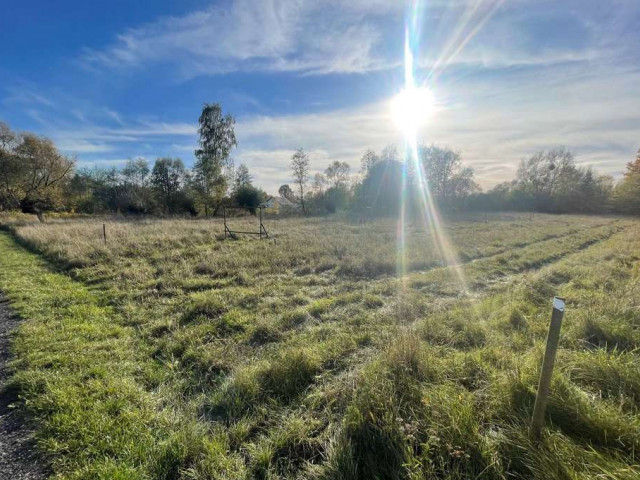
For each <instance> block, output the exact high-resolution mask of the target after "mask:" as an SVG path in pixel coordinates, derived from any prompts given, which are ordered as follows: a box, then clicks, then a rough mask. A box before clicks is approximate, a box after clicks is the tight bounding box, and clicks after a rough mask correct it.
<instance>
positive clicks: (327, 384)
mask: <svg viewBox="0 0 640 480" xmlns="http://www.w3.org/2000/svg"><path fill="white" fill-rule="evenodd" d="M606 226H609V227H611V228H610V229H608V230H607V229H604V228H603V230H604V232H602V233H601V234H599V235H598V233H599V232H595V233H596V235H597V236H596V237H595V238H587V239H584V240H581V241H578V242H577V244H571V245H568V246H565V245H562V246H563V247H565V248H562V249H561V250H560V251H559V252H553V251H552V252H551V255H549V256H547V255H545V256H543V257H541V258H538V259H535V261H532V262H530V263H529V264H527V265H525V267H524V268H523V269H518V270H517V272H516V273H515V275H512V276H511V277H510V279H511V281H512V282H515V281H517V279H520V278H523V277H524V276H525V275H527V274H529V273H531V272H532V271H536V270H539V269H540V268H542V267H543V266H545V265H549V264H551V263H556V262H558V261H560V260H561V259H563V258H566V257H569V256H571V255H577V254H580V253H581V252H582V251H584V250H585V249H587V248H589V247H591V246H593V245H596V244H599V243H602V242H604V241H606V240H608V239H610V238H611V237H612V236H614V235H616V234H618V233H621V232H622V231H623V230H624V228H623V227H619V228H618V227H613V226H610V225H603V226H602V227H606ZM580 233H584V232H583V231H579V232H574V233H573V234H571V235H569V236H577V237H578V238H577V239H576V240H580V235H579V234H580ZM557 240H558V239H557V238H554V239H546V240H545V241H547V242H548V243H553V242H552V241H557ZM536 243H542V242H536ZM519 250H526V247H525V248H521V249H519ZM481 291H482V292H483V293H486V292H487V289H486V288H482V289H481ZM482 297H483V296H481V297H478V298H475V299H474V301H477V300H479V299H480V298H482ZM460 301H461V300H454V301H453V303H456V302H460ZM337 325H339V324H337ZM373 326H374V325H372V327H373ZM381 327H382V326H380V325H379V326H378V328H379V329H380V328H381ZM388 327H389V328H388V329H386V330H389V331H388V335H385V338H387V337H389V338H391V337H393V330H398V328H399V327H398V326H397V325H395V326H394V325H388ZM409 328H411V327H410V326H409ZM336 336H337V333H336ZM296 340H297V341H299V339H294V341H296ZM384 343H385V344H386V343H387V342H386V341H385V342H384ZM283 348H286V346H284V345H283ZM381 348H383V345H377V346H375V345H372V346H370V345H368V346H366V347H365V349H367V350H368V354H365V355H362V354H361V352H362V348H357V349H355V350H354V351H351V352H348V353H347V356H348V357H350V358H353V359H355V361H349V359H343V360H344V361H343V368H337V369H332V370H323V371H322V372H321V373H320V374H319V375H318V376H317V377H316V378H315V380H314V381H313V382H312V383H311V384H310V385H309V386H308V387H307V388H306V389H304V390H301V391H300V393H299V395H300V396H299V397H298V398H297V399H296V400H295V401H294V402H292V403H287V404H285V405H283V406H282V407H281V408H276V412H280V414H282V415H280V414H276V417H278V418H280V417H283V418H284V417H288V416H285V415H284V413H282V412H285V411H289V412H290V413H291V415H295V414H296V412H297V413H298V414H300V415H303V414H308V399H310V398H320V397H322V394H321V392H322V391H323V390H324V391H326V390H338V388H337V387H336V385H335V382H341V381H342V380H341V379H345V378H346V379H349V378H352V379H353V378H356V377H357V372H359V371H361V370H362V367H363V365H365V364H367V363H368V362H370V361H371V359H372V358H375V357H376V353H379V352H380V351H381V350H380V349H381ZM320 379H321V380H320ZM334 379H335V381H334ZM319 381H320V383H319ZM312 403H313V401H312ZM240 418H242V417H240ZM240 418H239V419H238V420H240ZM328 425H329V424H328V423H327V424H326V425H325V427H327V426H328ZM265 427H266V428H265ZM280 428H282V425H280V424H279V423H276V424H270V425H269V426H266V425H265V426H263V427H262V428H259V429H257V430H256V431H255V432H254V435H252V436H251V437H250V438H247V439H245V440H247V441H248V442H249V443H250V444H253V442H251V438H254V437H255V438H257V445H258V449H260V448H261V447H260V445H262V447H264V448H266V447H265V445H266V444H268V443H269V442H271V441H272V439H271V434H272V433H273V432H277V431H279V429H280ZM265 442H266V443H265ZM253 445H254V446H253V447H252V448H256V445H255V444H253ZM249 466H250V465H248V467H249Z"/></svg>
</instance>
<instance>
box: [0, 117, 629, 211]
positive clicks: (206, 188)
mask: <svg viewBox="0 0 640 480" xmlns="http://www.w3.org/2000/svg"><path fill="white" fill-rule="evenodd" d="M234 127H235V119H234V117H233V116H232V115H229V114H227V115H224V114H223V112H222V108H221V107H220V105H219V104H205V105H204V107H203V110H202V113H201V115H200V117H199V129H198V134H199V141H198V147H197V149H196V150H195V152H194V154H195V157H196V162H195V164H194V166H193V168H191V169H188V168H186V167H185V165H184V163H183V162H182V160H181V159H179V158H169V157H166V158H158V159H157V160H155V162H154V163H153V165H152V166H151V165H150V164H149V163H148V162H147V161H146V160H145V159H141V158H139V159H132V160H129V161H128V162H127V164H126V165H125V166H124V167H123V168H120V169H117V168H109V169H104V168H103V169H100V168H96V169H86V168H84V169H75V168H74V167H75V159H73V158H70V157H68V156H66V155H63V154H62V153H61V152H60V151H59V150H58V149H57V148H56V146H55V145H54V144H53V142H52V141H51V140H49V139H47V138H44V137H40V136H38V135H35V134H33V133H29V132H14V131H12V130H11V129H10V128H9V126H8V125H6V124H4V123H1V122H0V210H13V209H16V210H20V211H22V212H24V213H32V214H36V215H38V218H40V219H41V220H43V214H44V213H45V212H48V211H71V212H76V213H87V214H96V213H129V214H164V215H175V214H190V215H216V214H217V213H218V211H219V209H220V207H221V206H222V205H227V206H238V207H244V208H246V209H248V210H249V211H253V212H255V209H256V208H257V207H258V206H259V205H261V204H262V203H263V202H265V200H266V199H267V194H266V193H265V192H264V191H263V190H261V189H260V188H257V187H256V186H254V185H253V178H252V175H251V174H250V172H249V169H248V168H247V167H246V165H240V166H238V167H237V168H236V167H235V166H234V163H233V160H232V157H231V152H232V150H233V148H235V147H236V146H237V139H236V136H235V131H234ZM290 167H291V178H292V179H293V182H291V184H283V185H282V186H281V187H280V188H279V190H278V195H279V196H281V197H285V198H286V199H288V200H289V201H290V202H292V203H293V205H295V206H296V207H297V208H296V209H297V210H299V211H300V213H302V214H326V213H334V212H336V211H339V210H354V211H359V212H364V213H370V214H372V215H395V214H397V213H398V211H399V209H400V208H401V205H402V207H403V208H404V209H405V211H408V212H409V213H411V212H412V211H418V209H420V208H421V204H422V203H424V201H425V198H427V197H428V200H429V201H432V202H433V203H435V204H437V206H438V207H439V208H440V209H442V210H453V211H465V210H519V211H539V212H548V213H624V214H640V151H639V152H638V156H637V158H636V159H635V160H634V161H632V162H630V163H629V164H628V165H627V171H626V173H625V175H624V177H623V178H622V179H621V180H620V181H618V182H615V181H614V179H613V178H612V177H610V176H606V175H599V174H598V173H597V172H595V171H594V170H593V169H591V168H585V167H580V166H578V165H577V164H576V162H575V158H574V155H573V154H572V153H571V152H570V151H569V150H567V149H564V148H560V149H553V150H549V151H541V152H537V153H535V154H534V155H532V156H531V157H530V158H528V159H524V160H522V161H521V162H520V165H519V167H518V170H517V172H516V176H515V178H514V179H513V180H511V181H508V182H504V183H501V184H499V185H497V186H495V187H494V188H492V189H490V190H488V191H486V192H483V191H481V189H480V188H479V186H478V184H477V183H476V181H475V176H474V171H473V169H472V168H469V167H467V166H465V165H464V164H463V161H462V158H461V155H460V153H459V152H456V151H454V150H452V149H450V148H443V147H439V146H436V145H421V146H419V148H418V151H417V161H416V162H405V161H403V160H402V159H401V158H400V155H399V153H398V150H397V149H396V148H395V147H394V146H393V145H390V146H388V147H386V148H385V149H383V150H382V152H380V153H376V152H374V151H372V150H368V151H366V152H365V153H364V155H363V156H362V158H361V168H360V170H359V172H356V173H355V174H352V172H351V169H350V166H349V164H348V163H346V162H340V161H334V162H332V163H330V164H329V165H328V166H327V167H326V169H325V170H324V172H323V173H316V174H315V175H313V176H312V175H311V171H312V167H311V159H310V157H309V155H308V154H307V153H306V152H305V151H304V150H303V149H302V148H300V149H298V150H297V151H295V153H294V154H293V156H292V158H291V163H290Z"/></svg>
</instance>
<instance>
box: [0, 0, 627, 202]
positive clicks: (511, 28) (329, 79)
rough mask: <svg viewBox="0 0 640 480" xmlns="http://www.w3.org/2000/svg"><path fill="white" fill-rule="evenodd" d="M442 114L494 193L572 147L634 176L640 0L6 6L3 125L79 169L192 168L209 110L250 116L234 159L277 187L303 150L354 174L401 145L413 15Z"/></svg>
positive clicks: (1, 38)
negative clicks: (45, 144) (201, 121)
mask: <svg viewBox="0 0 640 480" xmlns="http://www.w3.org/2000/svg"><path fill="white" fill-rule="evenodd" d="M412 5H414V8H417V12H418V17H417V18H418V26H419V38H418V40H419V46H420V48H419V56H418V58H417V64H418V69H417V71H416V76H417V79H418V81H419V82H426V83H428V85H429V87H430V88H432V90H433V91H434V94H435V97H436V101H437V111H436V113H435V114H433V115H432V116H431V117H430V120H429V122H428V123H427V124H426V125H425V126H424V128H423V129H422V130H421V131H420V139H421V141H422V142H424V143H436V144H440V145H443V146H448V147H451V148H454V149H456V150H459V151H460V152H461V154H462V157H463V159H464V161H465V162H466V163H468V164H469V165H471V166H472V167H474V169H475V170H476V175H477V177H478V180H479V182H480V183H481V185H482V186H483V187H490V186H492V185H494V184H496V183H498V182H500V181H503V180H506V179H510V178H512V176H513V174H514V172H515V169H516V168H517V164H518V161H519V160H520V159H521V158H524V157H527V156H529V155H531V154H532V153H534V152H535V151H536V150H539V149H543V148H552V147H556V146H566V147H568V148H570V149H572V150H573V151H574V153H575V154H576V156H577V160H578V162H579V163H581V164H584V165H593V166H594V167H595V168H596V169H597V170H598V171H600V172H602V173H608V174H612V175H616V176H619V175H620V174H621V173H622V171H623V170H624V164H625V162H627V161H630V160H632V159H633V157H634V155H635V152H636V151H637V149H638V148H639V147H640V29H639V28H638V25H639V24H640V2H639V1H637V0H562V1H557V0H504V1H501V0H431V1H428V0H425V1H422V2H404V1H393V0H350V1H348V2H347V1H338V0H280V1H276V0H226V1H215V2H211V1H204V0H182V1H180V2H176V1H175V0H154V1H136V2H131V1H125V0H110V1H108V0H107V1H103V2H86V1H71V0H58V1H56V2H51V1H48V0H47V1H45V0H31V1H29V2H25V1H14V0H6V1H5V2H4V5H3V14H2V15H1V16H0V59H1V60H0V120H1V121H5V122H8V123H9V124H10V125H11V126H12V127H13V128H15V129H19V130H30V131H34V132H37V133H41V134H44V135H47V136H49V137H51V138H52V139H53V140H54V141H55V142H56V143H57V144H58V145H59V146H60V148H61V149H63V150H64V151H65V152H66V153H69V154H72V155H75V156H77V159H78V164H79V165H80V166H94V165H99V166H112V165H122V164H123V163H124V162H125V161H126V160H127V159H128V158H135V157H145V158H147V159H148V160H149V161H153V160H154V159H155V158H157V157H160V156H172V157H176V156H177V157H181V158H182V159H183V160H184V161H185V163H187V164H188V165H190V164H192V163H193V150H194V148H195V145H196V141H197V134H196V129H197V118H198V115H199V112H200V109H201V107H202V104H203V103H204V102H220V103H221V104H222V105H223V109H224V110H225V111H227V112H230V113H232V114H234V115H235V116H236V119H237V128H236V132H237V136H238V149H237V150H235V151H234V153H233V157H234V160H235V162H236V164H239V163H246V164H247V165H248V166H249V169H250V171H251V172H252V173H253V175H254V177H255V181H256V183H257V184H259V185H260V186H262V187H264V188H266V189H267V190H268V191H271V192H273V191H275V189H277V187H278V185H280V184H282V183H286V182H288V181H289V180H290V178H289V177H290V175H289V169H288V164H289V161H290V157H291V154H292V152H293V151H294V150H295V149H296V148H299V147H303V148H305V149H306V150H307V151H308V152H309V154H310V156H311V161H312V168H313V170H315V171H321V170H324V168H325V167H326V166H327V164H328V163H329V162H331V161H333V160H341V161H347V162H349V163H350V165H351V166H352V170H353V171H356V170H357V169H358V167H359V159H360V157H361V156H362V153H363V152H364V151H365V150H366V149H367V148H372V149H375V150H380V149H382V148H383V147H384V146H385V145H386V144H388V143H396V144H398V145H401V144H402V135H401V133H400V132H399V131H398V129H397V128H396V127H395V126H394V124H393V122H392V121H391V118H390V115H389V110H390V108H389V103H390V99H391V98H392V97H393V96H394V94H396V93H397V92H398V91H399V90H400V89H401V87H402V81H403V42H404V29H405V20H406V17H407V14H408V12H409V11H411V10H410V9H411V6H412Z"/></svg>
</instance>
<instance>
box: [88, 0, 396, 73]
mask: <svg viewBox="0 0 640 480" xmlns="http://www.w3.org/2000/svg"><path fill="white" fill-rule="evenodd" d="M400 12H402V5H401V4H399V3H396V4H395V5H394V2H372V3H371V4H369V5H367V3H366V2H353V3H352V4H351V3H345V4H341V3H340V2H338V1H337V0H318V1H315V0H281V1H277V0H267V1H261V2H255V1H252V0H231V1H228V2H223V3H222V4H221V5H214V6H211V7H209V8H207V9H204V10H201V11H197V12H193V13H190V14H187V15H184V16H180V17H175V16H174V17H165V18H161V19H159V20H157V21H155V22H152V23H148V24H146V25H142V26H139V27H136V28H131V29H129V30H127V31H126V32H124V33H121V34H120V35H118V36H117V38H116V41H115V42H114V43H113V44H112V45H111V46H109V47H107V48H105V49H102V50H95V49H86V50H85V52H84V55H83V57H82V61H83V62H84V64H85V65H88V66H90V67H98V68H104V67H108V68H134V67H139V66H142V65H149V64H157V63H173V64H177V65H178V67H179V69H180V73H181V74H182V75H183V76H184V77H191V76H193V75H198V74H220V73H226V72H231V71H237V70H245V71H255V70H263V71H296V72H306V73H333V72H340V73H344V72H349V73H352V72H362V71H368V70H371V69H373V68H379V67H380V66H381V62H382V60H381V59H380V58H378V56H377V54H376V52H375V51H374V50H375V47H376V46H377V45H378V43H379V41H380V39H381V31H382V29H383V27H384V23H385V21H388V20H389V15H391V14H398V13H400ZM328 13H329V14H328Z"/></svg>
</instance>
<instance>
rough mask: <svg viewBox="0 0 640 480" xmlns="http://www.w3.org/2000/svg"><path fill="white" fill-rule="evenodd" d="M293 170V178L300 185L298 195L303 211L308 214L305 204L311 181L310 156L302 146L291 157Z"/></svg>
mask: <svg viewBox="0 0 640 480" xmlns="http://www.w3.org/2000/svg"><path fill="white" fill-rule="evenodd" d="M291 171H292V173H293V179H294V181H295V182H296V184H297V186H298V195H299V199H300V206H301V207H302V213H304V214H306V213H307V209H306V207H305V204H304V194H305V189H306V186H307V182H308V181H309V157H308V156H307V154H306V153H305V152H304V150H303V149H302V148H300V149H298V150H297V151H296V153H294V154H293V157H291Z"/></svg>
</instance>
